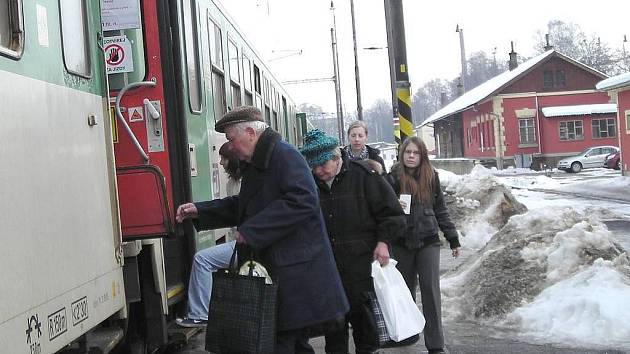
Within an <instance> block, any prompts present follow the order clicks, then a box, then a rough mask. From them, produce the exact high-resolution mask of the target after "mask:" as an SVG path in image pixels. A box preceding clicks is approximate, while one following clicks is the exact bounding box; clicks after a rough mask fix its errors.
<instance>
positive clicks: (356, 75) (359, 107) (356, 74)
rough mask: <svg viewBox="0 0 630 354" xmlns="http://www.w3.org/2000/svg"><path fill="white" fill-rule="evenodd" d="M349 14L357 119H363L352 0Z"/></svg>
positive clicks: (351, 0)
mask: <svg viewBox="0 0 630 354" xmlns="http://www.w3.org/2000/svg"><path fill="white" fill-rule="evenodd" d="M350 16H351V17H352V42H353V43H354V80H355V84H356V87H357V119H359V120H363V106H362V105H361V79H360V77H359V57H358V55H357V31H356V27H355V22H354V0H350Z"/></svg>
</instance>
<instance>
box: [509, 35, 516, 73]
mask: <svg viewBox="0 0 630 354" xmlns="http://www.w3.org/2000/svg"><path fill="white" fill-rule="evenodd" d="M510 45H511V46H512V51H511V52H510V61H509V63H508V67H509V68H510V71H512V70H514V69H516V67H517V66H518V61H516V52H515V51H514V42H510Z"/></svg>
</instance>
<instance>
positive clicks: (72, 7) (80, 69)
mask: <svg viewBox="0 0 630 354" xmlns="http://www.w3.org/2000/svg"><path fill="white" fill-rule="evenodd" d="M85 6H86V2H85V1H83V0H59V11H60V15H61V41H62V46H63V59H64V63H65V65H66V69H67V70H68V72H70V73H72V74H75V75H79V76H83V77H89V76H90V72H91V65H90V56H89V52H88V47H89V42H88V31H87V14H86V8H85Z"/></svg>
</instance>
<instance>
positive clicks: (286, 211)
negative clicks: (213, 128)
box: [195, 129, 349, 331]
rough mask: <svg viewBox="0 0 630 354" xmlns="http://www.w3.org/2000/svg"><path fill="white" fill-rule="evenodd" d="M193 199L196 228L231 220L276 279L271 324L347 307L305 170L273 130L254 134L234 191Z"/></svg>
mask: <svg viewBox="0 0 630 354" xmlns="http://www.w3.org/2000/svg"><path fill="white" fill-rule="evenodd" d="M195 205H196V206H197V209H198V211H199V218H198V220H197V223H196V226H197V229H198V230H205V229H215V228H222V227H229V226H234V225H238V231H239V232H240V233H241V235H242V236H243V237H244V238H245V240H246V242H247V245H248V246H249V247H251V248H252V249H253V250H254V251H255V252H256V254H257V257H256V258H258V259H259V260H260V261H261V263H262V264H263V265H264V266H265V267H266V268H267V270H269V271H270V273H271V275H272V277H274V278H276V279H277V281H278V287H279V289H278V322H277V325H278V330H281V331H285V330H291V329H299V328H305V327H308V326H311V325H314V324H319V323H322V322H324V321H328V320H333V319H337V318H339V317H342V316H343V315H344V314H345V313H346V312H347V311H348V309H349V306H348V301H347V299H346V296H345V294H344V291H343V288H342V286H341V281H340V278H339V273H338V272H337V269H336V266H335V261H334V258H333V254H332V250H331V247H330V243H329V241H328V237H327V235H326V229H325V225H324V220H323V218H322V214H321V210H320V208H319V202H318V199H317V187H316V186H315V182H314V180H313V177H312V175H311V171H310V169H309V167H308V165H307V164H306V161H305V160H304V158H303V157H302V155H301V154H300V153H299V152H298V151H297V150H296V149H295V148H294V147H292V146H291V145H289V144H287V143H286V142H284V141H282V140H281V137H280V135H279V134H278V133H276V132H274V131H273V130H272V129H267V130H265V131H264V132H263V133H262V135H261V136H260V138H259V140H258V143H257V144H256V148H255V150H254V155H253V157H252V161H251V163H244V164H243V179H242V182H241V191H240V193H239V195H238V196H234V197H228V198H224V199H216V200H213V201H209V202H201V203H195ZM241 260H242V259H241Z"/></svg>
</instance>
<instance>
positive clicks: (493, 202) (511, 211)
mask: <svg viewBox="0 0 630 354" xmlns="http://www.w3.org/2000/svg"><path fill="white" fill-rule="evenodd" d="M438 173H439V175H440V181H441V182H442V186H443V187H444V189H445V200H446V203H447V205H448V207H449V212H450V214H451V217H452V219H453V221H454V222H455V224H456V225H457V228H458V229H459V230H460V231H461V233H462V237H461V238H460V242H461V244H462V246H463V247H465V248H470V249H480V248H482V247H483V246H484V245H485V244H486V243H487V242H488V240H490V238H491V237H492V235H493V234H494V233H495V232H497V231H498V230H499V229H500V228H501V227H502V226H503V225H505V223H506V222H507V220H508V219H509V218H510V216H512V215H515V214H519V213H523V212H525V211H526V210H527V208H526V207H525V206H524V205H522V204H521V203H519V202H518V201H517V200H516V199H515V198H514V196H513V195H512V193H511V192H510V190H509V189H508V188H507V187H506V186H505V185H503V184H502V183H500V182H499V181H498V180H497V178H496V177H495V176H494V175H493V173H492V171H491V170H488V169H486V168H484V167H483V166H481V165H476V166H475V167H474V168H473V170H472V171H471V173H470V174H468V175H463V176H458V175H455V174H453V173H451V172H448V171H443V170H439V171H438Z"/></svg>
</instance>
